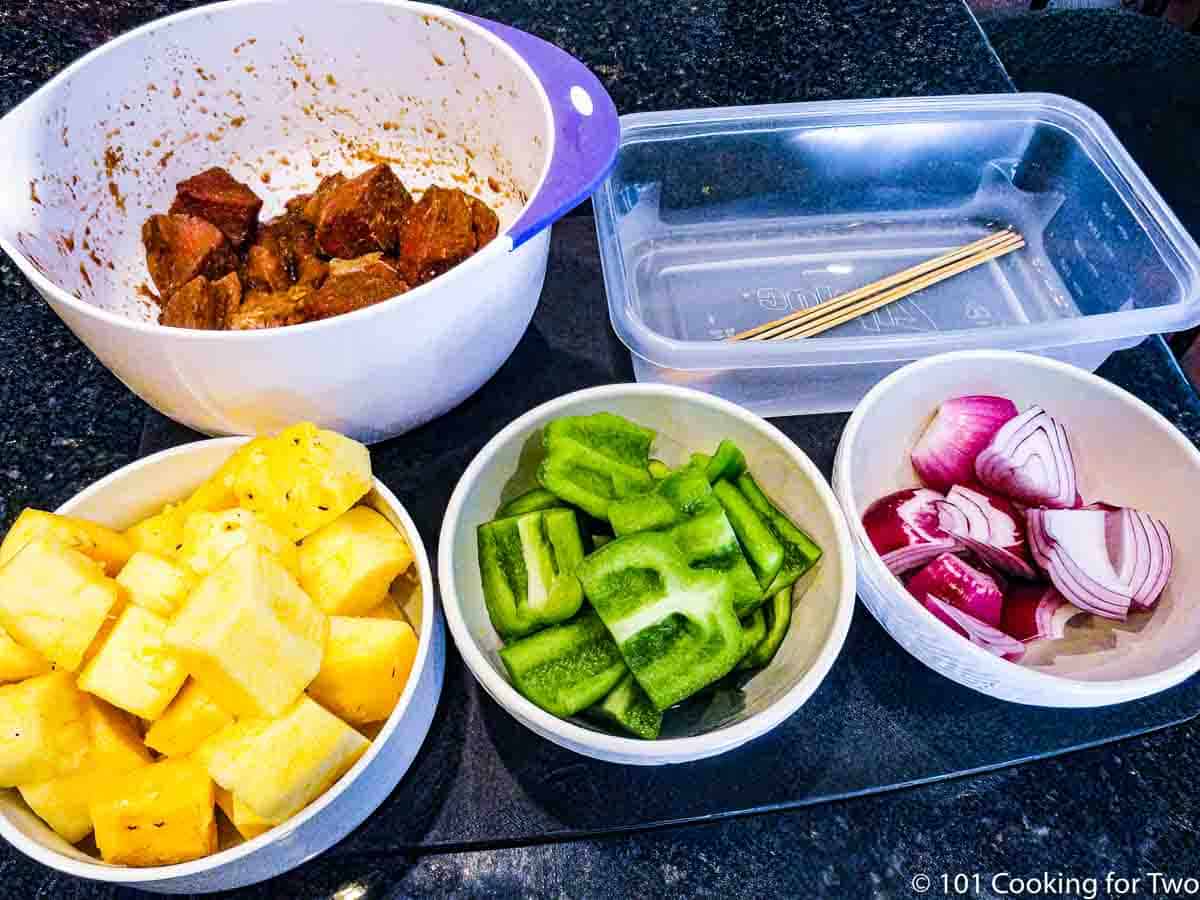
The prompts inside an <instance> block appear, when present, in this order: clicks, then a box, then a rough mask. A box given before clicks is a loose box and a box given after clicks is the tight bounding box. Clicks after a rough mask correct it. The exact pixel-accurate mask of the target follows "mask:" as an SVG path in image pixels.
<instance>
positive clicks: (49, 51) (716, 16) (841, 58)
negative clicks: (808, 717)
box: [0, 0, 1200, 900]
mask: <svg viewBox="0 0 1200 900" xmlns="http://www.w3.org/2000/svg"><path fill="white" fill-rule="evenodd" d="M189 5H191V4H186V3H168V2H162V0H155V2H139V0H61V2H55V3H47V4H35V3H32V2H24V0H21V2H19V3H18V4H9V5H5V6H4V7H3V8H0V113H2V112H4V111H7V110H8V109H9V108H11V106H12V105H14V104H15V103H17V102H19V101H20V100H21V99H22V98H23V97H24V96H26V95H27V94H28V93H29V92H31V91H32V90H34V89H36V88H37V87H38V86H39V85H40V84H42V83H43V82H44V81H46V80H47V79H48V78H50V77H51V76H53V74H54V73H55V72H57V71H58V70H59V69H60V68H62V66H63V65H65V64H66V63H68V62H69V61H70V60H72V59H74V58H76V57H77V56H79V55H80V54H81V53H84V52H86V51H87V50H89V49H91V48H93V47H95V46H97V45H99V44H101V43H103V42H104V41H105V40H107V39H109V38H111V37H113V36H115V35H117V34H119V33H120V32H122V31H125V30H127V29H129V28H131V27H133V26H135V25H137V24H140V23H142V22H144V21H148V20H150V19H152V18H155V17H157V16H159V15H163V14H166V13H168V12H172V11H175V10H177V9H181V8H184V7H186V6H189ZM451 5H460V6H462V7H463V8H464V9H467V10H468V11H470V12H475V13H478V14H480V15H485V16H489V17H491V18H496V19H500V20H503V21H506V22H510V23H512V24H514V25H516V26H517V27H520V28H524V29H526V30H529V31H532V32H534V33H536V34H539V35H541V36H542V37H545V38H548V39H550V40H553V41H555V42H556V43H558V44H560V45H561V46H563V47H564V48H565V49H567V50H569V51H570V52H572V53H574V54H575V55H577V56H579V57H580V58H581V59H583V60H584V61H585V62H587V63H588V64H589V65H591V66H592V67H593V69H594V70H595V71H596V72H597V73H598V74H599V75H600V77H601V78H602V79H603V80H604V82H605V84H606V86H607V87H608V89H609V90H610V92H611V93H612V96H613V98H614V100H615V101H616V103H617V106H618V109H619V110H620V111H622V112H633V111H639V110H651V109H664V108H672V107H687V106H714V105H725V104H736V103H769V102H777V101H793V100H812V99H833V98H840V97H868V96H884V95H907V94H937V93H968V92H980V91H1005V90H1011V89H1012V88H1011V83H1010V82H1009V80H1008V78H1007V76H1006V75H1005V73H1004V72H1003V70H1002V68H1001V67H1000V65H999V63H998V61H997V60H996V58H995V56H994V54H993V53H992V52H991V50H990V48H989V47H988V45H987V43H986V41H985V40H984V38H983V36H982V34H981V33H980V31H979V30H978V27H977V26H976V24H975V23H974V21H973V20H972V19H971V17H970V15H969V13H968V12H967V10H966V8H965V7H964V6H963V5H962V4H961V3H960V2H959V0H928V2H923V3H911V2H903V0H888V2H863V0H843V2H838V0H795V2H773V0H744V2H734V0H714V2H708V3H699V2H696V3H662V2H659V0H619V2H609V0H575V2H569V3H568V2H560V0H548V2H538V0H475V2H468V3H462V4H451ZM0 298H2V299H3V302H4V303H5V307H6V311H7V315H6V316H5V317H4V319H3V321H2V322H0V446H2V447H3V453H4V456H3V461H2V462H0V524H7V523H8V522H9V521H11V519H12V518H13V517H14V516H15V514H16V512H17V511H19V509H20V508H21V507H22V506H25V505H27V504H36V505H39V506H42V507H50V508H53V506H54V505H56V504H58V503H60V502H62V501H63V500H65V499H66V498H67V497H69V496H71V495H72V494H73V493H75V492H76V491H77V490H79V489H80V488H81V487H83V486H84V485H86V484H87V483H89V482H91V481H93V480H95V479H96V478H98V477H99V476H101V475H103V474H106V473H107V472H110V471H112V470H113V469H115V468H117V467H118V466H120V465H123V464H124V463H126V462H128V461H130V460H131V459H133V458H134V457H135V455H136V454H137V452H138V448H139V446H140V441H141V438H142V431H143V426H144V423H145V421H146V418H147V417H146V413H147V409H146V407H145V406H144V405H143V404H142V403H141V401H140V400H138V399H137V398H135V397H134V396H133V395H132V394H130V393H129V392H128V391H127V390H126V389H125V388H124V387H122V386H121V385H120V384H119V383H118V382H117V381H116V380H115V379H113V378H112V377H111V376H110V375H109V374H108V373H107V371H106V370H105V369H104V368H103V367H102V366H101V365H100V364H99V363H98V362H97V361H96V360H95V359H94V358H93V357H92V356H91V354H90V353H89V352H88V351H86V350H85V349H84V348H83V347H82V346H81V345H80V344H79V343H78V342H77V341H76V340H75V338H74V337H73V336H72V335H71V334H70V333H69V332H68V331H67V330H66V328H65V327H64V326H63V325H62V324H61V323H60V322H59V321H58V320H57V319H56V318H55V317H54V315H53V314H52V313H51V312H50V311H49V309H48V308H47V307H46V306H45V305H44V304H43V303H42V302H41V301H40V299H39V298H37V296H36V295H35V294H34V292H33V291H32V290H31V289H30V288H29V287H28V286H27V285H26V284H25V282H24V281H23V280H22V279H21V278H20V276H19V275H18V274H17V272H16V270H15V268H14V267H13V266H12V265H11V264H9V263H8V262H7V261H6V260H5V261H3V262H0ZM1154 358H1155V359H1158V360H1159V361H1160V363H1161V366H1168V365H1169V362H1168V361H1167V357H1165V356H1157V357H1154ZM1129 377H1132V378H1133V379H1135V380H1136V384H1134V385H1132V386H1133V387H1134V388H1135V390H1137V391H1138V392H1139V393H1141V394H1143V395H1149V394H1153V393H1154V392H1155V389H1156V388H1155V382H1156V379H1160V378H1162V377H1164V376H1163V373H1162V371H1161V370H1154V369H1151V370H1147V371H1144V372H1136V373H1133V375H1132V376H1129ZM1196 737H1197V726H1196V725H1195V724H1188V725H1184V726H1180V727H1176V728H1174V729H1171V730H1168V731H1164V732H1158V733H1156V734H1152V735H1149V736H1146V737H1142V738H1137V739H1133V740H1129V741H1125V742H1122V743H1119V744H1116V745H1110V746H1108V747H1103V748H1097V749H1092V750H1085V751H1081V752H1077V753H1075V754H1072V755H1070V756H1067V757H1063V758H1060V759H1056V760H1050V761H1044V762H1037V763H1031V764H1027V765H1024V766H1021V767H1019V768H1014V769H1007V770H1003V771H998V772H994V773H991V774H988V775H984V776H978V777H973V778H967V779H961V780H956V781H950V782H944V783H940V784H935V785H929V786H925V787H921V788H916V789H912V790H908V791H902V792H895V793H891V794H887V795H883V796H877V797H869V798H861V799H856V800H849V801H845V802H840V803H835V804H828V805H822V806H817V807H813V808H809V809H805V810H801V811H798V812H790V813H778V814H769V815H762V816H757V817H754V818H749V819H743V820H734V821H727V822H721V823H716V824H709V825H703V826H696V827H689V828H683V829H674V830H664V831H658V832H652V833H646V834H640V835H632V836H622V837H613V838H606V839H595V840H580V841H574V842H570V843H562V844H547V845H540V846H532V847H519V848H512V849H496V850H487V851H478V852H472V853H453V854H443V855H425V856H421V857H408V856H400V855H392V856H368V857H362V856H353V855H351V856H337V855H333V854H330V855H328V856H327V857H324V858H318V859H317V860H314V861H313V862H310V863H308V864H307V865H305V866H303V867H302V868H301V869H300V870H298V871H297V872H295V873H293V874H292V875H291V876H289V878H288V880H287V881H286V882H282V881H276V882H271V883H268V884H266V885H263V886H260V887H257V888H251V889H248V890H247V891H245V892H243V894H239V896H241V895H244V896H279V897H285V896H286V897H294V896H313V897H331V898H332V897H337V898H343V900H353V898H358V897H376V896H379V897H383V896H387V897H394V896H395V897H399V896H410V895H413V896H427V895H460V896H462V895H469V896H510V895H545V894H549V895H563V896H572V897H574V896H587V897H599V896H647V895H651V894H655V893H662V892H667V893H669V894H670V895H679V896H720V897H728V896H739V897H740V896H767V895H782V896H829V897H858V896H874V897H905V896H910V895H912V894H913V890H912V888H911V886H910V885H911V883H912V879H913V877H914V876H915V875H917V874H918V873H927V874H929V875H930V876H932V877H934V878H935V879H936V878H937V877H938V876H940V875H941V874H943V873H947V874H954V873H964V874H968V875H969V874H972V873H980V874H981V877H982V884H981V885H980V887H981V889H979V890H976V889H974V886H973V885H972V886H971V888H970V889H969V890H967V891H965V892H963V894H962V895H969V896H988V897H990V896H995V895H996V894H995V891H993V890H992V888H991V887H990V886H989V883H988V882H989V878H990V875H991V874H992V873H996V872H1003V871H1009V872H1012V873H1014V874H1018V875H1033V874H1038V873H1041V872H1043V871H1048V872H1051V873H1053V872H1061V873H1065V874H1068V875H1075V876H1081V877H1083V876H1100V877H1101V879H1102V878H1103V875H1104V873H1105V872H1109V871H1112V872H1115V873H1118V874H1120V875H1138V874H1141V873H1144V872H1149V871H1162V872H1173V873H1174V874H1181V875H1184V874H1194V873H1189V872H1186V871H1181V869H1180V867H1181V866H1186V865H1189V864H1190V860H1191V859H1192V858H1194V854H1195V846H1196V840H1197V835H1196V831H1197V816H1196V806H1195V801H1194V799H1193V797H1194V796H1195V794H1196V792H1197V788H1198V787H1200V783H1198V781H1197V776H1196V775H1194V774H1193V773H1194V772H1195V771H1197V769H1195V768H1193V764H1197V763H1200V751H1197V750H1196V745H1197V742H1196ZM1051 895H1058V896H1068V895H1070V894H1069V892H1068V893H1063V892H1058V893H1057V894H1053V893H1051ZM10 896H11V897H34V896H36V897H53V898H73V897H87V898H101V897H104V898H108V897H118V896H133V892H129V891H122V890H120V889H115V888H108V887H104V886H99V885H93V884H88V883H84V882H80V881H76V880H73V879H70V878H67V877H64V876H58V875H56V874H54V873H52V872H50V871H49V870H47V869H45V868H43V867H41V866H39V865H38V864H36V863H33V862H31V861H29V860H27V859H25V858H24V857H23V856H21V855H19V854H18V853H16V852H15V851H13V850H10V849H8V848H7V847H4V848H0V897H10ZM928 896H942V894H941V892H940V890H938V889H937V888H936V883H935V889H934V890H933V891H931V892H930V893H929V894H928ZM1101 896H1103V894H1101Z"/></svg>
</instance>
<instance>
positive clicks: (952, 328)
mask: <svg viewBox="0 0 1200 900" xmlns="http://www.w3.org/2000/svg"><path fill="white" fill-rule="evenodd" d="M621 123H622V136H621V149H620V152H619V155H618V160H617V165H616V168H615V169H614V170H613V173H612V175H611V176H610V177H609V179H608V180H607V181H606V182H605V183H604V184H603V185H602V186H601V188H600V190H599V191H598V192H597V193H596V195H595V198H594V201H595V205H596V231H597V234H598V237H599V243H600V254H601V260H602V262H603V267H604V279H605V287H606V290H607V292H608V302H609V311H610V314H611V317H612V323H613V328H614V329H615V330H616V333H617V335H618V336H619V337H620V338H621V340H622V341H623V342H624V343H625V345H626V346H627V347H629V349H630V351H631V352H632V354H633V365H634V371H635V373H636V376H637V379H638V380H639V381H666V382H672V383H676V384H687V385H690V386H692V387H696V388H700V389H702V390H706V391H709V392H710V393H714V394H718V395H720V396H723V397H725V398H727V399H730V400H733V401H735V402H737V403H740V404H742V405H744V406H746V407H748V408H750V409H752V410H754V411H755V412H758V413H761V414H763V415H794V414H801V413H812V412H830V411H836V410H846V409H850V408H852V407H853V406H854V404H855V403H856V402H857V401H858V400H859V399H860V398H861V397H862V396H863V395H864V394H865V393H866V391H867V390H868V389H869V388H870V387H871V386H872V385H873V384H875V383H876V382H877V381H878V380H879V379H880V378H882V377H883V376H884V375H886V374H887V373H888V372H891V371H893V370H894V369H896V368H898V367H900V366H901V365H903V364H904V363H906V362H909V361H911V360H914V359H920V358H922V357H925V356H929V355H931V354H934V353H941V352H944V351H949V350H963V349H974V348H998V349H1011V350H1027V351H1031V352H1035V353H1040V354H1044V355H1046V356H1053V357H1057V358H1059V359H1063V360H1067V361H1069V362H1072V363H1074V364H1076V365H1079V366H1083V367H1086V368H1088V369H1095V368H1096V367H1097V366H1099V365H1100V363H1102V362H1103V361H1104V360H1105V358H1107V357H1108V355H1109V354H1110V353H1112V352H1113V351H1114V350H1119V349H1122V348H1124V347H1129V346H1132V345H1133V344H1136V343H1137V342H1138V341H1140V340H1141V339H1142V338H1143V337H1144V336H1145V335H1148V334H1154V333H1158V332H1169V331H1178V330H1181V329H1184V328H1188V327H1191V326H1193V325H1195V324H1197V322H1200V249H1198V248H1197V246H1196V244H1195V242H1194V241H1193V240H1192V239H1191V238H1190V237H1189V236H1188V234H1187V232H1186V231H1184V229H1183V227H1182V226H1181V225H1180V223H1179V221H1178V220H1177V219H1176V218H1175V216H1174V214H1172V212H1171V211H1170V209H1168V208H1167V206H1166V204H1165V203H1164V202H1163V200H1162V198H1161V197H1160V196H1159V195H1158V193H1157V192H1156V191H1155V190H1154V188H1153V187H1152V186H1151V185H1150V183H1149V182H1148V181H1147V180H1146V176H1145V175H1144V174H1143V173H1142V171H1141V169H1140V168H1138V166H1137V164H1136V163H1135V162H1134V161H1133V160H1132V159H1131V158H1130V156H1129V154H1128V153H1126V152H1125V150H1124V148H1123V147H1122V146H1121V144H1120V142H1119V141H1118V140H1117V138H1116V136H1115V135H1114V134H1113V133H1112V131H1111V130H1110V129H1109V128H1108V126H1107V125H1106V124H1105V123H1104V122H1103V121H1102V120H1101V119H1100V117H1099V116H1097V115H1096V114H1095V113H1094V112H1092V111H1091V110H1090V109H1088V108H1087V107H1085V106H1083V105H1081V104H1079V103H1076V102H1075V101H1073V100H1069V99H1067V98H1065V97H1059V96H1055V95H1049V94H998V95H977V96H963V97H939V98H913V99H889V100H866V101H841V102H832V103H795V104H785V105H776V106H756V107H736V108H726V109H707V110H685V111H671V112H660V113H641V114H637V115H628V116H623V117H622V119H621ZM1007 225H1011V226H1013V227H1015V228H1016V229H1017V230H1019V231H1020V232H1021V234H1022V235H1024V237H1025V240H1026V242H1027V246H1026V247H1025V248H1024V249H1023V250H1020V251H1017V252H1015V253H1011V254H1009V255H1007V256H1004V257H1001V258H999V259H997V260H994V261H992V262H990V263H987V264H985V265H983V266H979V267H977V268H975V269H973V270H971V271H969V272H966V273H963V274H961V275H958V276H956V277H954V278H951V279H948V280H947V281H944V282H942V283H941V284H938V285H935V286H934V287H932V288H929V289H927V290H925V291H922V292H920V293H918V294H915V295H913V296H911V297H909V298H906V299H903V300H900V301H897V302H896V303H893V304H891V305H890V306H888V307H885V308H884V309H882V310H879V311H877V312H874V313H871V314H869V315H867V316H864V317H862V318H860V319H857V320H855V321H852V322H849V323H846V324H845V325H842V326H840V327H838V328H836V329H834V330H832V331H829V332H826V333H825V334H822V335H820V336H817V337H813V338H807V339H803V340H794V341H781V342H746V343H730V342H728V341H725V340H723V339H724V338H725V337H727V336H729V335H731V334H733V333H735V332H737V331H740V330H743V329H746V328H749V327H751V326H753V325H757V324H759V323H762V322H766V321H769V320H771V319H775V318H778V317H780V316H783V315H786V314H787V313H789V312H791V311H794V310H798V309H802V308H806V307H809V306H812V305H813V304H815V303H817V302H820V301H822V300H827V299H829V298H830V297H833V296H835V295H836V294H839V293H842V292H843V291H848V290H851V289H853V288H856V287H861V286H862V285H864V284H867V283H868V282H871V281H874V280H876V279H878V278H882V277H883V276H885V275H888V274H891V273H893V272H895V271H898V270H900V269H903V268H905V267H907V266H910V265H914V264H916V263H918V262H922V261H924V260H927V259H929V258H931V257H933V256H936V255H938V254H939V253H942V252H945V251H947V250H950V249H952V248H955V247H958V246H960V245H962V244H966V243H968V242H970V241H973V240H976V239H977V238H980V237H982V236H984V235H985V234H987V233H989V232H990V231H992V230H995V229H997V228H999V227H1002V226H1007Z"/></svg>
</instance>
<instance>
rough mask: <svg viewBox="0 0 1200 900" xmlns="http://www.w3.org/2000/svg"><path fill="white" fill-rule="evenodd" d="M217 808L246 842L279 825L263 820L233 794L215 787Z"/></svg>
mask: <svg viewBox="0 0 1200 900" xmlns="http://www.w3.org/2000/svg"><path fill="white" fill-rule="evenodd" d="M217 806H219V807H221V812H223V813H225V818H227V819H228V820H229V821H230V823H231V824H232V825H233V827H234V828H236V829H237V830H238V834H240V835H241V836H242V837H244V838H245V839H246V840H250V839H251V838H256V837H258V836H259V835H260V834H262V833H263V832H264V831H270V830H271V829H272V828H274V827H275V826H276V825H278V824H279V823H278V822H272V821H270V820H269V819H264V818H263V817H262V816H260V815H259V814H258V813H256V812H255V811H254V810H252V809H251V808H250V807H248V806H247V805H246V804H245V803H243V802H242V801H241V800H239V799H238V798H237V797H235V796H234V795H233V792H231V791H227V790H225V788H223V787H220V786H219V785H218V787H217Z"/></svg>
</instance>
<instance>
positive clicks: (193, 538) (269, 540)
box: [179, 509, 299, 575]
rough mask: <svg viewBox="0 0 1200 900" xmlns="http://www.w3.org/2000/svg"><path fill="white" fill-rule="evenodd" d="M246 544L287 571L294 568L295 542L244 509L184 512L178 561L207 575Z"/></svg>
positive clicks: (294, 570) (296, 564) (295, 568)
mask: <svg viewBox="0 0 1200 900" xmlns="http://www.w3.org/2000/svg"><path fill="white" fill-rule="evenodd" d="M246 544H253V545H255V546H257V547H262V548H263V549H264V550H266V551H267V552H268V553H270V554H271V555H272V556H274V557H275V558H276V559H278V560H279V561H280V562H281V563H283V566H284V568H285V569H287V570H288V571H289V572H291V573H292V574H295V573H296V572H297V570H298V568H299V566H298V562H297V557H296V545H295V544H293V543H292V542H291V541H289V540H288V539H287V538H285V537H284V536H283V535H282V534H280V533H279V532H278V531H276V530H275V529H274V528H272V527H271V526H270V525H268V524H267V523H266V522H264V521H263V520H262V519H261V518H259V517H258V516H256V515H255V514H254V513H252V512H250V511H249V510H245V509H226V510H222V511H221V512H215V513H213V512H194V513H192V514H191V515H190V516H188V517H187V519H186V520H185V521H184V523H183V549H181V550H180V551H179V562H180V563H182V564H183V565H185V566H187V567H188V568H189V569H191V571H193V572H195V573H196V574H197V575H207V574H208V573H209V572H211V571H212V570H213V569H215V568H216V567H217V566H219V565H220V564H221V562H222V561H223V560H224V559H225V557H227V556H229V554H230V553H232V552H233V551H234V550H235V549H237V548H238V547H242V546H245V545H246Z"/></svg>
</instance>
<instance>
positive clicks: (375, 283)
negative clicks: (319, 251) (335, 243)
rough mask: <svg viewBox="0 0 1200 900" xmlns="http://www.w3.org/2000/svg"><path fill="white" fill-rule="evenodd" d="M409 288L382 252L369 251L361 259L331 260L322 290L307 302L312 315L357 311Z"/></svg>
mask: <svg viewBox="0 0 1200 900" xmlns="http://www.w3.org/2000/svg"><path fill="white" fill-rule="evenodd" d="M407 290H408V284H406V283H405V281H404V279H403V278H401V277H400V273H399V272H397V271H396V269H395V267H394V266H393V265H392V264H391V263H390V262H389V261H388V260H386V259H384V258H383V254H381V253H369V254H367V255H365V256H360V257H358V258H357V259H335V260H333V262H331V263H330V264H329V277H328V278H326V279H325V283H324V284H323V285H321V288H320V290H318V291H317V292H316V293H315V294H313V295H312V296H311V297H310V298H309V299H308V300H307V301H305V303H304V309H305V312H306V313H307V315H308V318H309V319H310V320H311V319H327V318H329V317H330V316H337V315H341V314H342V313H348V312H353V311H354V310H356V309H362V308H363V307H364V306H370V305H372V304H373V303H378V302H380V301H381V300H387V299H388V298H389V297H395V296H396V295H397V294H403V293H404V292H405V291H407Z"/></svg>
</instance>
